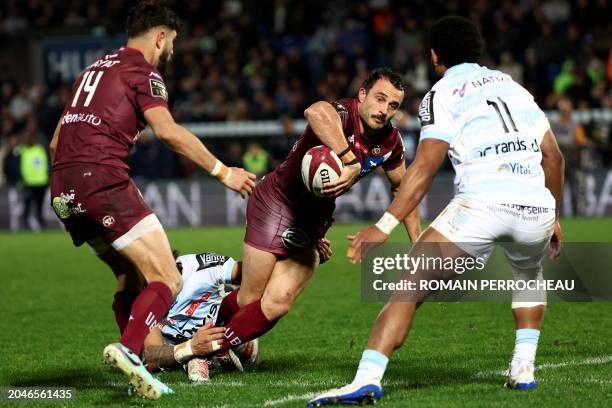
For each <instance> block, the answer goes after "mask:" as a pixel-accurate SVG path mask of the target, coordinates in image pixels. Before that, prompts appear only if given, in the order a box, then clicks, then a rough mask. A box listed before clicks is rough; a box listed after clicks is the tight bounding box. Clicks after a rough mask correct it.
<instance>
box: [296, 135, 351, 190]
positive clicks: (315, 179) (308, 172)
mask: <svg viewBox="0 0 612 408" xmlns="http://www.w3.org/2000/svg"><path fill="white" fill-rule="evenodd" d="M342 167H343V166H342V161H340V159H339V158H338V155H336V153H334V152H333V151H332V150H331V149H330V148H329V147H327V146H324V145H320V146H315V147H313V148H311V149H310V150H308V152H306V154H305V155H304V158H303V159H302V180H303V181H304V185H305V186H306V188H307V189H308V191H310V192H311V193H313V194H314V195H316V196H317V197H322V196H323V195H322V194H321V190H322V189H323V188H325V187H326V186H327V184H329V183H332V182H334V181H336V180H338V179H339V178H340V173H342Z"/></svg>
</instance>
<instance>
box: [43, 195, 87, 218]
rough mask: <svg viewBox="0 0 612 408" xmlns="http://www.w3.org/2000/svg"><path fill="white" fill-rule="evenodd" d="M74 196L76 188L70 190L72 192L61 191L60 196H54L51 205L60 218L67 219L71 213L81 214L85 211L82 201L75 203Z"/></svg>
mask: <svg viewBox="0 0 612 408" xmlns="http://www.w3.org/2000/svg"><path fill="white" fill-rule="evenodd" d="M74 198H75V193H74V190H70V194H65V193H60V195H59V197H53V200H51V203H52V204H51V205H52V206H53V211H55V213H56V214H57V216H58V217H60V219H62V220H65V219H66V218H68V217H70V216H71V215H79V214H83V213H84V212H85V210H84V209H83V207H82V204H81V203H77V204H74Z"/></svg>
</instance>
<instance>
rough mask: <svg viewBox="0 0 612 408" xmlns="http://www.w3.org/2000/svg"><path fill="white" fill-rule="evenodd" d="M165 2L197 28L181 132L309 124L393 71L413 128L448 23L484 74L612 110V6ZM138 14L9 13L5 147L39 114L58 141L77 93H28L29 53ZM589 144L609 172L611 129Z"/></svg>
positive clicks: (27, 8) (115, 10) (182, 69)
mask: <svg viewBox="0 0 612 408" xmlns="http://www.w3.org/2000/svg"><path fill="white" fill-rule="evenodd" d="M165 2H166V3H168V4H169V5H170V6H172V7H173V8H174V9H175V10H176V11H177V12H178V13H179V14H180V15H181V17H182V18H183V20H184V23H185V24H184V29H183V30H182V31H181V33H180V35H179V37H178V38H177V40H176V44H175V54H174V55H175V58H174V61H173V63H172V64H171V66H170V67H168V69H167V71H166V72H165V73H164V80H165V83H166V87H167V89H168V91H169V94H170V95H171V99H170V101H169V104H170V108H171V110H172V111H173V113H174V114H175V117H176V119H177V120H180V121H195V122H209V121H232V122H238V121H248V120H278V119H279V118H280V117H281V116H287V117H288V118H293V119H296V118H303V111H304V109H305V108H306V107H308V106H309V105H310V104H311V103H312V102H314V101H316V100H329V101H331V100H335V99H338V98H339V97H343V96H345V95H354V94H356V92H357V90H358V89H359V87H360V86H361V83H362V79H363V78H364V77H365V76H366V75H367V73H368V72H369V71H370V70H371V69H373V68H375V67H377V66H380V65H382V64H389V65H392V67H393V68H394V69H396V70H397V71H399V72H402V73H404V75H405V79H406V80H407V82H408V88H407V90H406V95H405V101H404V104H403V106H402V109H404V110H405V111H406V113H407V114H408V115H411V116H412V117H414V116H415V115H416V114H417V113H418V106H419V102H420V99H421V98H422V96H423V95H424V93H425V92H427V91H428V90H429V89H430V88H431V86H432V85H433V83H434V82H435V81H436V80H437V78H436V77H435V75H433V72H432V69H431V67H430V55H429V46H428V44H427V41H428V39H427V31H428V28H429V26H430V25H431V23H432V22H433V21H434V20H435V19H437V18H439V17H441V16H443V15H447V14H461V15H464V16H466V17H469V18H471V19H472V20H474V21H475V22H476V23H477V24H478V25H479V27H480V28H481V30H482V33H483V36H484V38H485V40H486V44H487V49H486V53H485V57H484V58H483V61H482V62H483V63H484V64H486V65H488V66H490V67H491V68H499V69H501V70H502V71H504V72H507V73H508V74H510V75H511V76H512V77H513V78H514V79H515V80H516V81H518V82H520V83H522V84H523V85H524V86H525V88H527V89H528V90H529V91H530V92H532V93H533V94H534V96H535V98H536V101H537V102H538V103H539V104H540V105H541V106H542V107H544V108H545V109H555V108H556V104H557V101H558V99H559V97H560V96H568V97H570V99H572V101H573V102H574V105H575V106H577V107H584V108H585V109H590V108H601V107H605V106H606V104H607V103H608V102H607V101H609V99H610V90H611V87H610V83H611V82H612V51H611V50H612V47H611V41H610V39H611V38H612V26H611V25H610V18H609V16H610V15H612V2H610V1H605V0H597V1H587V0H544V1H522V2H512V1H502V2H486V1H475V2H474V1H472V2H468V1H449V2H426V1H423V0H417V1H413V2H404V1H400V0H362V1H346V0H328V1H324V0H309V1H306V0H261V1H258V2H252V1H241V0H223V1H222V0H217V1H205V2H199V1H179V0H168V1H165ZM131 4H133V2H126V1H118V0H112V1H107V2H105V1H100V0H89V1H83V0H66V1H58V0H56V1H43V0H27V1H18V0H0V38H2V39H3V41H0V104H1V111H0V115H1V120H0V121H1V126H0V132H1V133H0V142H3V143H4V144H6V143H7V140H8V137H9V136H10V135H12V134H14V133H16V132H18V131H20V130H21V128H22V127H23V126H24V121H25V120H26V118H27V117H29V116H30V115H31V114H35V115H36V117H37V118H38V123H39V126H40V128H41V129H42V131H43V133H44V134H46V135H47V136H49V135H51V134H52V132H53V130H54V129H55V125H56V124H57V121H58V119H59V116H60V115H61V112H62V110H63V108H64V106H65V104H66V100H67V97H68V95H69V92H70V89H71V86H72V84H71V83H62V81H61V80H60V79H54V80H50V81H49V82H48V83H45V84H44V85H40V84H37V85H34V86H30V85H28V83H36V81H37V80H38V79H40V78H39V77H38V76H36V75H39V74H40V73H39V72H37V70H30V69H26V70H24V61H23V60H22V58H21V57H24V56H29V55H34V54H35V53H34V51H33V50H31V49H29V48H30V47H31V45H30V44H32V45H34V46H35V45H36V43H37V42H38V41H39V39H43V38H46V37H47V36H48V35H49V34H50V33H53V34H55V33H57V34H58V35H85V36H87V35H90V36H94V37H95V36H101V35H104V36H107V37H111V36H114V35H117V34H118V35H123V32H124V18H123V17H124V16H125V15H126V13H127V10H128V9H129V7H130V6H131ZM118 16H121V17H120V18H119V17H118ZM24 40H25V41H24ZM16 44H18V45H19V46H21V44H23V53H22V54H21V57H19V56H15V55H14V54H15V51H19V46H16ZM16 48H17V49H16ZM91 57H93V56H91ZM42 62H44V61H42ZM77 63H82V61H78V58H77V59H72V58H71V59H70V65H72V64H77ZM45 65H46V64H44V63H43V64H40V66H41V67H44V66H45ZM30 71H32V72H30ZM32 76H33V77H32ZM58 78H59V77H58ZM351 78H354V80H353V81H352V82H351ZM608 105H609V104H608ZM585 131H586V132H587V133H588V134H587V136H588V138H589V140H591V139H593V140H595V139H597V140H605V141H606V142H605V143H604V142H601V143H599V142H598V143H599V144H598V145H597V146H606V147H605V148H603V147H602V148H601V149H600V150H601V152H604V153H605V155H606V156H605V157H604V162H606V163H608V162H610V158H609V157H608V156H609V154H608V152H609V149H608V148H607V146H608V143H607V140H609V138H610V135H609V134H610V126H605V127H601V126H600V127H591V126H589V127H586V128H585ZM591 132H595V133H593V135H592V134H591ZM595 134H597V138H595V137H594V135H595ZM261 140H262V144H265V143H267V140H265V139H261ZM287 140H288V139H287V138H285V137H281V138H273V139H272V140H271V141H270V145H269V146H266V145H264V146H263V147H264V149H265V148H268V149H269V150H270V155H271V157H270V160H271V161H272V163H274V162H275V161H276V160H277V158H278V157H280V156H283V154H281V153H280V150H281V149H282V146H280V145H279V144H278V143H279V142H283V143H284V142H285V141H287ZM45 142H46V141H45ZM148 142H149V141H148V140H142V141H141V142H140V143H139V145H138V146H136V147H137V150H138V149H140V153H138V152H137V153H135V162H138V163H141V164H142V165H143V166H144V168H143V169H141V170H139V169H135V170H136V172H138V171H140V173H141V175H142V176H143V177H147V178H149V177H153V178H159V177H168V176H169V175H170V174H178V175H181V174H182V175H189V174H194V172H193V171H191V170H190V168H188V166H187V167H185V166H183V167H181V165H180V164H177V163H179V160H178V159H174V158H173V159H172V160H171V167H172V170H171V171H166V170H165V166H150V165H149V163H150V162H149V161H147V160H140V159H139V156H140V157H141V158H142V157H143V156H147V155H148V156H149V157H150V155H153V154H154V155H155V157H156V158H158V159H159V158H160V154H162V153H161V150H159V149H162V147H160V146H161V144H159V143H158V142H156V141H151V142H150V144H147V143H148ZM283 143H280V144H283ZM275 144H276V145H275ZM287 147H288V146H287ZM223 148H224V149H225V146H224V147H223ZM143 150H146V154H145V152H143ZM158 150H159V151H158ZM273 150H274V151H273ZM285 154H286V152H285ZM164 158H165V159H168V158H167V157H166V156H164ZM139 165H140V164H138V165H136V166H139ZM147 166H148V168H147ZM162 173H163V174H162ZM196 173H197V172H196Z"/></svg>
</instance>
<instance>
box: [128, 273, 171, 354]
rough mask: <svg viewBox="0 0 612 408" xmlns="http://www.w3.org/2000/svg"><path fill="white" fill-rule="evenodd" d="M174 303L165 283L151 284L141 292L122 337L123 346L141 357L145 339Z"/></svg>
mask: <svg viewBox="0 0 612 408" xmlns="http://www.w3.org/2000/svg"><path fill="white" fill-rule="evenodd" d="M170 303H172V291H171V290H170V288H169V287H168V286H167V285H166V284H165V283H163V282H151V283H149V285H148V286H147V287H146V288H144V289H143V290H142V292H140V295H138V297H137V298H136V301H135V302H134V305H133V306H132V314H131V315H130V319H129V321H128V324H127V327H126V328H125V331H124V332H123V336H121V340H119V341H120V342H121V344H123V345H124V346H125V347H127V348H129V349H130V350H132V351H133V352H134V353H135V354H136V355H140V353H141V352H142V347H143V344H144V340H145V337H147V334H149V331H150V330H151V328H152V327H153V326H155V325H156V324H157V322H159V321H160V320H161V319H163V318H164V316H165V315H166V313H167V312H168V308H169V307H170Z"/></svg>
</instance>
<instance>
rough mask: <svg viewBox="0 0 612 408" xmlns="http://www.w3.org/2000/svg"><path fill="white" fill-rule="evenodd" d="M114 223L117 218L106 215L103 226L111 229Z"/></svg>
mask: <svg viewBox="0 0 612 408" xmlns="http://www.w3.org/2000/svg"><path fill="white" fill-rule="evenodd" d="M114 223H115V218H114V217H113V216H112V215H105V216H104V218H102V225H104V226H105V227H110V226H111V225H113V224H114Z"/></svg>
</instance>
